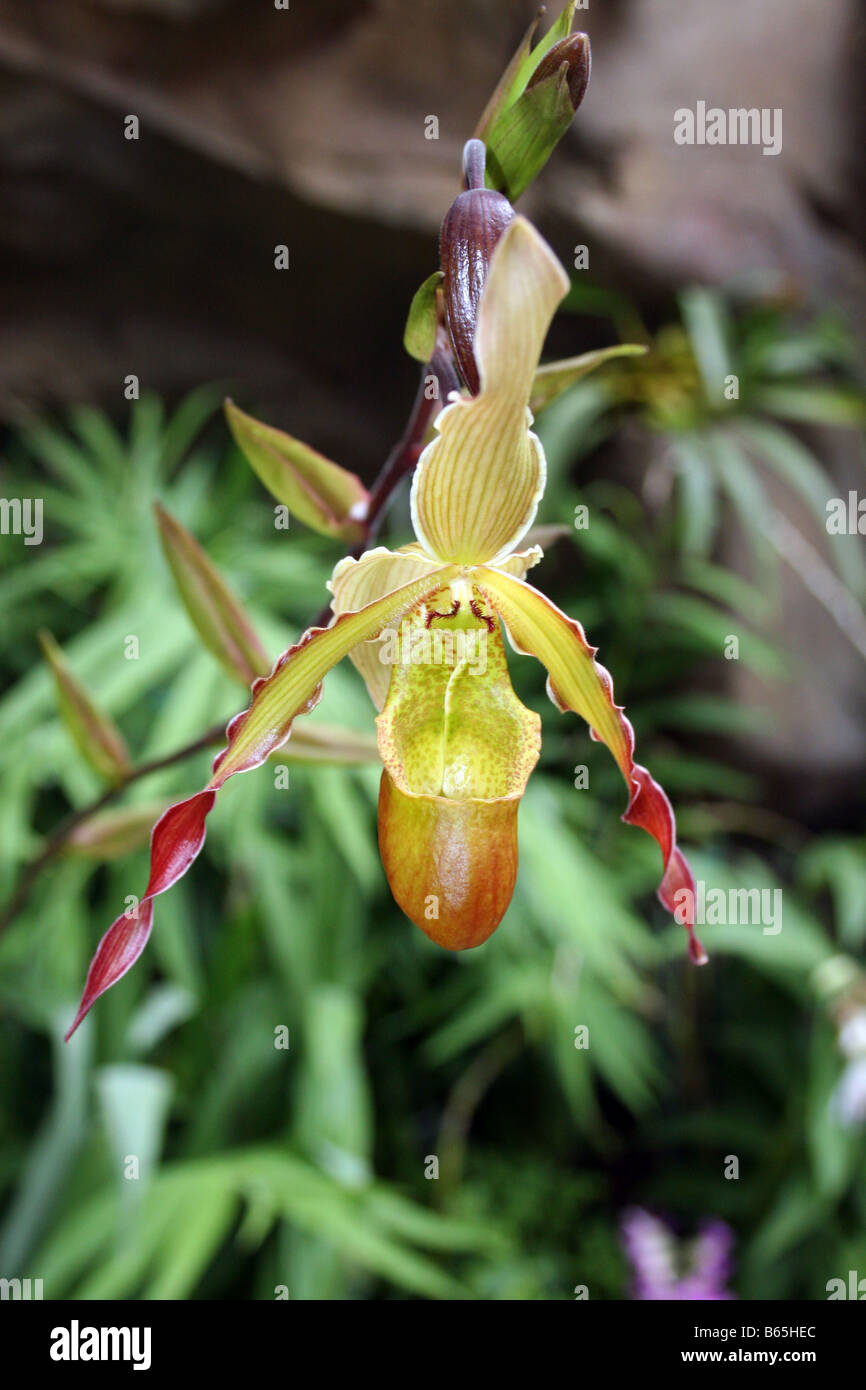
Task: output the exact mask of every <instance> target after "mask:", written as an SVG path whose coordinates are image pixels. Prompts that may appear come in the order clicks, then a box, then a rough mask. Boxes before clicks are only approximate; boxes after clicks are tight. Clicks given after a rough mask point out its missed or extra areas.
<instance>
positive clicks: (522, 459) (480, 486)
mask: <svg viewBox="0 0 866 1390" xmlns="http://www.w3.org/2000/svg"><path fill="white" fill-rule="evenodd" d="M567 290H568V277H567V276H566V274H565V271H564V270H563V268H562V266H561V265H560V263H559V261H558V260H557V259H556V257H555V255H554V254H553V252H552V251H551V250H550V247H549V246H548V245H547V244H546V242H544V241H543V240H542V238H541V237H540V236H539V235H538V233H537V232H536V231H535V229H534V228H533V227H532V226H531V225H530V224H529V223H528V222H527V221H526V220H525V219H524V218H522V217H516V218H515V219H514V221H513V222H512V223H511V224H510V225H509V226H508V228H507V229H506V231H505V232H504V233H503V234H502V237H501V238H500V240H499V242H498V244H497V246H496V249H495V251H494V252H493V256H492V259H491V262H490V274H489V277H488V280H487V284H486V285H485V288H484V292H483V294H482V296H481V306H480V309H479V313H478V328H477V331H476V335H475V357H476V361H477V363H478V368H479V374H480V380H481V391H480V393H479V394H478V395H477V396H474V397H473V398H472V399H471V400H467V399H463V398H461V399H457V400H453V401H452V403H451V404H450V405H448V406H446V408H445V409H444V410H443V411H442V412H441V414H440V415H439V417H438V419H437V422H436V425H437V430H438V434H437V437H436V438H435V439H434V440H433V441H432V442H431V443H430V444H428V445H427V448H426V449H425V450H424V452H423V454H422V455H421V458H420V459H419V461H418V467H417V468H416V470H415V477H414V480H413V483H412V523H413V526H414V528H415V534H416V536H417V537H418V540H419V541H420V542H421V544H422V545H423V546H424V549H425V550H426V551H427V552H428V553H429V554H430V555H435V556H438V557H439V558H440V559H441V560H447V561H454V562H456V563H459V564H483V563H487V562H491V561H495V560H496V559H498V558H499V557H500V556H504V555H507V554H508V553H509V551H511V550H513V549H514V547H515V546H516V544H517V542H518V541H519V540H520V537H521V536H522V535H523V534H524V532H525V531H526V530H527V529H528V528H529V526H531V524H532V520H533V517H534V516H535V510H536V507H537V505H538V499H539V497H540V496H541V493H542V492H543V490H544V483H545V477H546V465H545V460H544V451H543V449H542V447H541V443H540V441H539V440H538V439H537V438H536V436H535V435H534V434H533V433H532V431H531V430H530V428H529V426H530V424H531V423H532V417H531V415H530V414H529V411H528V409H527V403H528V401H529V393H530V390H531V388H532V382H533V379H534V376H535V370H536V367H537V365H538V358H539V354H540V352H541V348H542V344H543V342H544V338H545V334H546V333H547V329H548V326H549V324H550V320H551V318H552V317H553V313H554V310H555V309H556V306H557V304H558V303H559V301H560V300H561V299H562V297H563V295H564V294H565V293H566V292H567Z"/></svg>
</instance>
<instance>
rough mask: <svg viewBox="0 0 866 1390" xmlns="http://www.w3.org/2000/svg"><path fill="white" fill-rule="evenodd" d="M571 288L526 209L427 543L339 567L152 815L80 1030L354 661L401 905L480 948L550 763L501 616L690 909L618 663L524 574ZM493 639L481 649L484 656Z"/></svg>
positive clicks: (496, 264) (435, 449)
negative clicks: (204, 762) (184, 779)
mask: <svg viewBox="0 0 866 1390" xmlns="http://www.w3.org/2000/svg"><path fill="white" fill-rule="evenodd" d="M568 287H569V282H568V277H567V276H566V273H565V271H564V269H563V268H562V266H561V265H560V263H559V261H558V260H557V258H556V256H555V255H554V254H553V252H552V251H551V249H550V247H549V246H548V245H547V244H546V242H545V241H544V240H543V239H542V238H541V236H540V235H539V234H538V232H537V231H536V230H535V229H534V228H533V227H532V226H531V224H530V223H529V222H527V221H526V220H525V219H524V218H522V217H520V216H515V217H514V218H513V220H511V221H510V222H509V223H508V225H507V227H506V228H505V229H504V230H503V231H502V234H501V236H500V237H499V240H498V241H497V243H496V246H495V249H494V250H493V254H492V257H491V259H490V264H489V275H488V276H487V279H486V281H485V283H484V287H483V291H482V293H481V296H480V303H479V306H478V315H477V325H476V327H475V332H474V340H473V348H474V358H475V362H476V364H477V369H478V381H479V390H478V391H477V394H475V395H473V396H468V395H465V394H460V393H458V392H452V393H451V397H450V400H449V403H448V404H447V405H446V406H445V408H444V409H442V411H441V412H440V414H439V416H438V418H437V421H436V433H435V436H434V438H433V439H432V440H431V442H430V443H429V444H428V445H427V447H426V448H425V449H424V451H423V453H422V454H421V457H420V459H419V461H418V465H417V468H416V470H415V475H414V478H413V484H412V494H411V511H412V523H413V528H414V532H415V537H416V539H415V541H414V542H413V543H412V544H410V545H407V546H404V547H403V548H402V549H399V550H396V551H391V550H388V549H385V548H384V547H378V548H376V549H373V550H370V551H368V552H367V553H365V554H363V555H361V557H360V558H359V559H353V558H348V559H344V560H342V561H341V562H340V563H339V564H338V565H337V566H336V569H335V570H334V573H333V576H332V578H331V581H330V586H329V587H330V589H331V592H332V595H333V599H332V608H333V611H334V617H333V620H332V621H331V623H330V625H329V626H328V627H324V628H316V627H314V628H311V629H309V630H308V631H307V632H306V633H305V634H304V635H303V637H302V638H301V640H300V641H299V642H298V643H297V644H296V645H295V646H292V647H290V648H289V649H288V650H287V651H286V652H284V653H283V655H282V656H281V657H280V658H279V659H278V660H277V662H276V664H275V666H274V668H273V670H272V671H271V674H270V675H269V676H267V677H263V678H261V679H259V680H256V681H255V682H254V684H253V686H252V697H251V701H250V704H249V707H248V708H247V709H246V710H245V711H244V712H243V713H241V714H239V715H238V716H237V717H236V718H235V719H233V720H232V721H231V723H230V724H229V726H228V729H227V731H226V734H227V742H226V746H225V748H224V749H223V750H222V752H221V753H219V755H218V756H217V758H216V760H215V762H214V764H213V772H212V776H211V778H210V780H209V782H208V783H207V785H206V786H205V787H204V788H202V790H201V791H198V792H196V793H195V795H194V796H191V797H189V798H188V799H187V800H185V801H181V802H180V803H178V804H177V805H175V806H172V807H170V809H169V810H167V811H166V812H165V814H164V815H163V816H162V817H161V819H160V820H159V821H158V822H157V824H156V826H155V827H154V830H153V833H152V837H151V865H150V878H149V881H148V884H147V887H146V890H145V893H144V896H143V897H142V898H141V900H140V901H139V903H138V904H137V907H135V908H134V909H130V911H129V912H128V913H125V914H123V915H122V916H120V917H118V919H117V920H116V921H115V922H114V923H113V924H112V926H111V927H110V928H109V930H108V932H107V933H106V935H105V936H104V937H103V939H102V941H101V942H100V944H99V947H98V949H97V951H96V955H95V956H94V959H93V962H92V964H91V966H90V971H89V973H88V976H87V982H86V985H85V989H84V995H83V998H82V1001H81V1006H80V1008H79V1010H78V1014H77V1015H76V1018H75V1021H74V1023H73V1025H72V1029H70V1033H71V1032H73V1031H74V1030H75V1028H77V1027H78V1024H79V1023H80V1022H81V1020H82V1018H83V1017H84V1016H85V1014H86V1013H87V1011H88V1010H89V1008H90V1007H91V1005H92V1004H93V1002H94V1000H95V999H97V998H98V996H99V995H101V994H102V993H103V992H104V991H105V990H106V989H108V988H109V986H110V985H112V984H114V983H115V981H117V980H118V979H119V978H120V977H121V976H122V975H123V974H124V973H125V972H126V971H127V970H128V969H129V968H130V966H132V965H133V963H134V962H135V961H136V960H137V958H138V956H139V955H140V954H141V951H142V950H143V948H144V946H145V944H146V942H147V939H148V936H149V934H150V929H151V924H152V919H153V905H154V900H155V898H157V897H158V896H159V894H161V893H164V892H165V891H166V890H167V889H168V888H170V887H171V886H172V885H173V884H174V883H176V882H177V881H178V879H179V878H181V877H182V876H183V875H184V874H185V873H186V872H187V870H188V869H189V867H190V865H191V864H192V863H193V861H194V860H195V859H196V857H197V856H198V854H199V852H200V850H201V848H202V845H203V843H204V838H205V821H206V819H207V816H208V814H209V812H210V810H211V808H212V807H213V805H214V802H215V800H216V796H217V793H218V791H219V790H220V788H221V787H222V786H223V785H224V783H225V782H227V781H228V779H229V778H230V777H233V776H234V775H235V774H236V773H239V772H248V771H249V770H250V769H252V768H254V767H259V766H260V765H261V764H262V763H263V762H264V761H265V759H266V758H267V757H268V756H269V755H270V754H271V753H273V752H274V751H275V750H276V749H278V748H280V747H281V746H282V745H283V744H284V743H285V742H286V741H287V739H288V738H289V737H290V735H291V731H292V724H293V721H294V720H295V719H296V718H297V717H298V716H299V715H302V714H306V713H307V712H308V711H310V710H311V709H312V708H313V707H314V705H315V704H316V703H317V701H318V700H319V698H320V695H321V690H322V681H323V678H324V677H325V676H326V675H327V673H328V671H330V669H331V668H332V667H333V666H334V665H336V663H337V662H339V661H340V660H341V659H342V658H343V657H346V656H349V657H351V659H352V660H353V661H354V663H355V665H356V666H357V667H358V669H359V670H360V672H361V673H362V675H363V677H364V679H365V681H366V684H367V687H368V690H369V692H370V695H371V696H372V698H373V701H374V703H375V705H376V706H377V708H379V710H380V713H379V715H378V718H377V720H376V725H377V735H378V747H379V752H380V755H381V759H382V762H383V764H384V768H383V772H382V779H381V789H380V797H379V844H380V849H381V854H382V860H383V864H384V867H385V872H386V874H387V877H388V881H389V884H390V886H391V890H392V892H393V894H394V897H395V899H396V901H397V903H398V904H399V905H400V907H401V908H402V909H403V911H404V912H405V913H406V915H407V916H408V917H410V918H411V920H412V921H413V922H415V923H416V924H417V925H418V926H419V927H420V928H421V930H422V931H424V932H425V933H426V934H427V935H428V936H429V937H431V938H432V939H433V940H434V941H435V942H437V943H438V944H439V945H441V946H444V947H447V948H448V949H450V950H455V951H458V950H464V949H466V948H468V947H472V946H477V945H479V944H480V943H481V942H483V941H485V940H486V939H487V937H488V936H490V934H491V932H493V931H494V929H495V928H496V926H497V925H498V924H499V922H500V921H501V919H502V917H503V915H504V913H505V911H506V909H507V907H508V904H509V902H510V901H511V897H512V893H513V889H514V883H515V878H516V873H517V810H518V805H519V803H520V799H521V796H522V795H523V792H524V789H525V787H526V783H527V779H528V777H529V775H530V773H531V771H532V769H533V767H534V765H535V763H536V761H537V759H538V755H539V749H540V719H539V716H538V715H537V714H536V713H534V712H532V711H530V710H528V709H526V708H525V707H524V705H522V704H521V702H520V701H519V700H518V699H517V697H516V695H515V693H514V691H513V689H512V687H511V682H510V680H509V675H508V666H507V663H506V658H505V649H504V644H503V638H502V633H501V629H500V624H501V625H502V627H504V629H505V632H506V634H507V636H508V638H509V640H510V643H511V645H512V647H513V648H514V649H515V650H516V651H517V652H520V653H528V654H531V655H532V656H535V657H537V658H538V660H539V661H541V663H542V664H543V665H544V666H545V667H546V668H547V672H548V675H549V680H548V693H549V695H550V698H551V700H552V701H553V703H554V704H555V705H556V706H557V708H558V709H560V710H561V711H567V710H571V711H574V712H575V713H577V714H579V715H580V716H582V718H583V719H585V720H586V722H587V723H588V725H589V727H590V732H591V735H592V737H593V738H595V739H598V740H601V741H602V742H604V743H606V744H607V746H608V748H609V749H610V751H611V753H612V754H613V756H614V758H615V760H616V762H617V764H618V766H619V768H620V771H621V772H622V775H623V777H624V779H625V783H626V788H627V793H628V805H627V808H626V811H625V814H624V816H623V819H624V820H625V821H626V822H628V823H629V824H631V825H637V826H640V827H642V828H643V829H644V830H646V831H648V832H649V833H650V834H651V835H652V836H653V837H654V838H655V840H656V841H657V842H658V845H659V848H660V850H661V855H662V879H661V885H660V888H659V896H660V898H661V901H662V902H663V904H664V905H665V906H666V907H667V908H668V910H669V911H671V912H673V911H674V907H675V895H676V894H677V893H678V891H679V890H682V889H689V890H690V891H691V896H690V898H689V899H688V900H689V901H691V902H694V900H695V895H694V881H693V878H692V875H691V871H690V870H689V867H688V864H687V862H686V860H685V858H684V857H683V855H682V853H681V852H680V850H679V849H678V848H677V844H676V830H675V823H674V816H673V812H672V810H671V806H670V803H669V801H668V799H667V797H666V795H665V793H664V791H663V790H662V789H661V787H660V786H659V785H658V784H657V783H656V782H655V781H654V780H653V778H652V777H651V776H650V774H649V772H648V771H647V770H646V768H644V767H641V766H640V765H639V764H637V763H635V761H634V757H633V750H634V734H633V731H632V727H631V724H630V723H629V721H628V719H627V718H626V717H625V715H624V714H623V712H622V709H621V708H620V707H619V706H618V705H616V704H615V703H614V700H613V688H612V683H611V679H610V676H609V675H608V673H607V671H605V670H604V668H603V667H602V666H600V665H599V664H598V663H597V662H596V660H595V649H594V648H593V647H591V646H590V645H589V644H588V642H587V640H586V637H585V635H584V632H583V628H582V627H581V625H580V623H578V622H576V621H574V620H573V619H571V618H569V617H567V616H566V615H565V614H564V613H562V612H561V611H560V610H559V609H558V608H557V607H555V605H554V604H553V603H551V602H550V600H549V599H547V598H546V597H545V596H544V595H543V594H542V593H540V592H539V590H537V589H535V588H533V587H532V586H531V585H530V584H528V583H527V581H526V574H527V571H528V570H529V569H530V568H531V567H532V566H533V565H535V564H536V563H537V562H538V560H539V559H540V558H541V550H540V548H539V547H538V546H533V547H531V548H528V549H524V550H520V549H519V548H518V547H519V545H520V542H521V539H522V538H523V537H524V536H525V534H526V532H527V531H528V529H529V527H530V526H531V525H532V522H533V519H534V517H535V513H536V509H537V506H538V503H539V499H540V498H541V496H542V493H543V491H544V485H545V476H546V465H545V458H544V451H543V449H542V446H541V442H540V440H539V439H538V438H537V436H536V435H535V434H534V433H533V432H532V429H531V424H532V416H531V414H530V412H529V399H530V391H531V388H532V383H533V379H534V376H535V372H536V369H537V366H538V360H539V357H540V354H541V349H542V346H543V343H544V339H545V335H546V333H547V329H548V326H549V324H550V321H551V319H552V317H553V314H554V311H555V309H556V307H557V305H558V304H559V302H560V300H561V299H562V298H563V296H564V295H565V294H566V292H567V290H568ZM395 648H396V650H397V651H398V653H399V652H400V651H402V656H398V658H397V659H395V658H394V655H393V653H394V650H395ZM481 652H483V655H484V660H483V662H482V661H481V660H478V659H475V658H477V656H478V654H479V653H481ZM680 915H682V913H681V912H680ZM686 926H687V930H688V934H689V950H690V954H691V958H692V960H694V961H695V962H697V963H700V962H702V961H703V960H704V959H705V956H704V954H703V950H702V948H701V946H700V943H699V942H698V941H697V939H696V937H695V936H694V933H693V931H692V923H691V922H687V923H686Z"/></svg>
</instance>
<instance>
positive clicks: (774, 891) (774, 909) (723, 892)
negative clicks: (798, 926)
mask: <svg viewBox="0 0 866 1390" xmlns="http://www.w3.org/2000/svg"><path fill="white" fill-rule="evenodd" d="M695 890H696V891H695V892H694V893H693V892H692V890H691V888H678V889H677V891H676V892H675V893H674V919H675V920H676V921H677V922H679V924H680V926H686V925H688V924H691V925H693V926H696V927H715V926H725V927H727V926H760V927H761V928H762V929H763V933H764V936H777V935H778V934H779V932H780V931H781V930H782V890H781V888H728V889H724V888H710V889H707V885H706V884H705V883H704V881H703V879H698V881H697V883H696V884H695Z"/></svg>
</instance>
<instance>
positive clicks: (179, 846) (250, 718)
mask: <svg viewBox="0 0 866 1390" xmlns="http://www.w3.org/2000/svg"><path fill="white" fill-rule="evenodd" d="M454 574H455V569H454V567H453V566H452V567H445V568H442V569H440V570H434V571H432V572H429V573H425V574H423V575H421V576H420V577H418V578H416V579H414V580H412V581H411V582H410V583H408V584H404V585H403V586H402V587H401V588H399V589H395V590H394V591H393V592H391V593H388V594H385V595H384V596H383V597H381V598H377V599H375V600H374V601H373V602H372V603H368V604H366V605H365V607H363V608H361V609H360V610H358V611H357V612H346V613H342V614H340V616H339V617H338V618H336V619H335V621H334V622H333V623H332V624H331V626H330V627H327V628H310V629H309V631H307V632H305V633H304V635H303V637H302V638H301V640H300V642H298V643H296V644H295V646H293V647H289V649H288V651H286V652H283V655H282V656H281V657H280V658H279V660H278V661H277V663H276V665H275V666H274V669H273V671H272V672H271V674H270V675H269V676H267V677H264V676H263V677H261V678H260V679H259V680H257V681H255V682H254V684H253V687H252V698H251V700H250V704H249V708H248V709H246V710H244V711H243V712H242V713H241V714H238V715H236V716H235V718H234V719H233V720H232V721H231V723H230V724H229V726H228V728H227V730H226V738H227V742H226V746H225V748H224V749H223V750H222V752H221V753H218V754H217V756H216V758H215V759H214V764H213V775H212V777H211V780H210V782H209V783H208V785H207V786H206V787H204V788H203V789H202V790H201V791H200V792H196V793H195V795H194V796H190V797H187V799H186V800H185V801H180V802H178V804H177V805H176V806H170V807H169V809H168V810H167V811H166V812H165V813H164V814H163V815H162V816H161V817H160V819H159V820H158V821H157V823H156V825H155V826H154V828H153V833H152V835H151V838H150V878H149V879H148V883H147V889H146V891H145V894H144V897H143V898H142V899H141V901H140V903H139V905H138V915H137V917H135V918H127V916H126V915H125V914H124V915H123V916H122V917H118V919H117V921H116V922H114V923H113V924H112V926H111V927H110V928H109V930H108V931H107V932H106V934H105V936H104V937H103V938H102V940H101V942H100V943H99V946H98V948H97V951H96V955H95V956H94V958H93V961H92V963H91V966H90V970H89V971H88V975H87V982H86V984H85V987H84V994H83V996H82V999H81V1006H80V1008H79V1010H78V1013H77V1014H76V1016H75V1022H74V1023H73V1025H72V1027H71V1028H70V1030H69V1032H68V1033H67V1035H66V1036H67V1038H69V1037H71V1036H72V1034H73V1033H74V1031H75V1029H76V1028H77V1027H78V1025H79V1023H80V1022H81V1020H82V1019H83V1018H84V1016H85V1014H86V1013H87V1011H88V1009H89V1008H90V1006H91V1005H92V1004H93V1002H94V1001H95V1000H96V999H98V998H99V996H100V994H104V993H105V991H106V990H107V989H108V988H109V987H110V986H111V985H113V984H114V983H115V982H116V981H117V980H119V979H120V978H121V976H122V975H125V974H126V972H127V970H128V969H129V968H130V966H131V965H134V964H135V962H136V960H137V959H138V957H139V956H140V955H141V952H142V951H143V949H144V947H145V945H146V944H147V939H148V936H149V935H150V927H151V920H152V916H153V903H152V900H153V898H155V897H156V896H157V894H159V893H164V892H165V891H166V889H168V888H171V886H172V884H174V883H177V880H178V879H179V878H182V877H183V875H184V874H185V873H186V871H187V869H188V868H189V866H190V864H192V862H193V860H195V859H196V858H197V856H198V854H199V853H200V851H201V847H202V845H203V844H204V838H205V821H206V819H207V816H208V812H209V811H210V810H211V807H212V806H213V804H214V801H215V800H216V793H217V792H218V790H219V789H220V787H221V786H222V785H223V783H224V782H226V781H228V779H229V777H233V776H234V774H235V773H237V772H248V771H250V769H252V768H254V767H259V766H260V765H261V764H262V763H263V762H264V761H265V759H266V758H267V757H268V756H269V754H271V753H273V752H274V751H275V750H276V749H278V748H280V747H282V745H283V744H284V743H285V742H286V740H287V739H288V737H289V735H290V733H291V729H292V722H293V720H294V719H295V718H296V717H297V716H298V715H299V714H306V713H307V712H308V711H309V710H311V709H312V708H313V706H314V705H315V704H316V703H317V701H318V699H319V696H320V694H321V685H322V680H323V678H324V676H325V675H326V674H327V673H328V671H330V669H331V667H332V666H335V665H336V663H337V662H338V661H340V660H342V658H343V657H344V656H346V655H347V654H348V652H350V651H351V650H352V648H353V647H355V646H356V645H357V644H358V643H359V642H364V641H368V640H370V639H371V638H373V637H375V636H376V635H377V633H379V632H380V631H381V630H382V628H383V627H385V626H386V625H387V624H389V623H393V622H395V621H396V622H399V620H400V618H401V617H402V615H403V614H404V613H405V612H406V610H407V609H408V608H410V607H411V606H412V605H413V604H415V603H417V602H418V601H419V600H420V599H424V598H427V597H429V596H430V595H432V594H433V593H435V592H436V591H437V590H438V589H440V588H441V587H442V585H443V584H447V583H448V582H449V580H450V579H452V578H453V577H454Z"/></svg>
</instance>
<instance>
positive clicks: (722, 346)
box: [680, 288, 733, 410]
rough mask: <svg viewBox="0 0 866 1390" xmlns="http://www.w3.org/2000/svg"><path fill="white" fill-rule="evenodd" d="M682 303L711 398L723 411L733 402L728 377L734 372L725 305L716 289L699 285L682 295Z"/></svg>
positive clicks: (693, 346) (692, 343)
mask: <svg viewBox="0 0 866 1390" xmlns="http://www.w3.org/2000/svg"><path fill="white" fill-rule="evenodd" d="M680 306H681V309H682V315H683V320H684V322H685V325H686V329H687V330H688V335H689V339H690V341H691V345H692V350H693V351H694V354H695V358H696V360H697V364H698V369H699V371H700V374H701V380H702V381H703V385H704V391H705V393H706V397H707V401H708V402H709V404H710V405H712V406H713V407H715V408H716V409H718V410H721V409H723V408H724V407H725V406H726V405H727V404H729V402H727V401H726V399H725V394H724V391H725V378H726V377H727V376H730V375H731V373H732V371H733V367H732V365H731V350H730V327H729V324H728V318H727V313H726V311H725V306H724V304H723V302H722V300H721V299H720V298H719V297H718V295H716V294H714V293H713V292H712V290H705V289H697V288H694V289H689V290H685V291H684V292H683V293H682V294H681V296H680Z"/></svg>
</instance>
